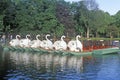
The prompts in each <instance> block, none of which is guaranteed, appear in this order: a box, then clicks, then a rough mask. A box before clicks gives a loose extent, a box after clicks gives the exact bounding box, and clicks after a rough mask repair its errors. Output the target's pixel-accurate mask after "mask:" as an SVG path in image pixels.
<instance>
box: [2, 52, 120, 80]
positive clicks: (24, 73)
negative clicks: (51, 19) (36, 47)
mask: <svg viewBox="0 0 120 80" xmlns="http://www.w3.org/2000/svg"><path fill="white" fill-rule="evenodd" d="M119 75H120V54H116V55H98V56H97V55H93V56H86V57H74V56H60V55H53V54H40V53H21V52H3V53H2V52H0V80H2V79H5V80H120V76H119Z"/></svg>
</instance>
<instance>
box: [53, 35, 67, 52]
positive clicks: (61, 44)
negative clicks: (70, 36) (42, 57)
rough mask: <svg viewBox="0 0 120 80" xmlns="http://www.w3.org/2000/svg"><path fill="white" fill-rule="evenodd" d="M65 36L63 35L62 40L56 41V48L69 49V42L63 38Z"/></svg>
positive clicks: (54, 45)
mask: <svg viewBox="0 0 120 80" xmlns="http://www.w3.org/2000/svg"><path fill="white" fill-rule="evenodd" d="M63 38H65V36H64V35H63V36H61V40H59V41H55V42H54V44H53V47H54V48H55V50H66V49H67V43H66V42H65V41H64V40H63Z"/></svg>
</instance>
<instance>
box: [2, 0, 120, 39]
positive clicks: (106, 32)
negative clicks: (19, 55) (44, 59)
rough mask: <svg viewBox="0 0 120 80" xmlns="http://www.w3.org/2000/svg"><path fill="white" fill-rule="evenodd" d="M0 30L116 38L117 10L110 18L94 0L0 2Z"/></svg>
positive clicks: (118, 30) (119, 23) (119, 22)
mask: <svg viewBox="0 0 120 80" xmlns="http://www.w3.org/2000/svg"><path fill="white" fill-rule="evenodd" d="M0 31H1V32H4V33H5V34H9V33H11V34H13V33H14V34H28V33H29V34H47V33H50V34H52V35H54V36H58V37H59V36H61V35H67V36H70V37H72V36H75V35H77V34H80V35H82V36H83V37H88V38H89V37H119V35H118V34H119V33H120V11H118V13H117V14H115V15H113V16H111V15H110V14H109V13H106V12H104V11H102V10H100V9H99V6H98V4H97V3H96V1H95V0H82V1H79V2H73V3H69V2H66V1H64V0H0Z"/></svg>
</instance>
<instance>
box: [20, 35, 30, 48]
mask: <svg viewBox="0 0 120 80" xmlns="http://www.w3.org/2000/svg"><path fill="white" fill-rule="evenodd" d="M28 37H30V35H29V34H28V35H26V38H25V39H21V40H20V46H21V47H30V42H31V40H30V39H29V38H28Z"/></svg>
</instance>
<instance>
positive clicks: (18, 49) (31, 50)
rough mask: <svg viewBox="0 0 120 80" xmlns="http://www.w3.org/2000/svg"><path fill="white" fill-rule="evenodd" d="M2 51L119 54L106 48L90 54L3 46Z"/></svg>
mask: <svg viewBox="0 0 120 80" xmlns="http://www.w3.org/2000/svg"><path fill="white" fill-rule="evenodd" d="M3 49H4V51H21V52H37V53H41V54H43V53H52V54H57V55H69V56H89V55H93V54H95V55H104V54H111V53H119V52H120V49H119V48H106V49H99V50H93V51H91V52H70V51H56V50H44V49H41V48H22V47H11V46H4V47H3Z"/></svg>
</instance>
